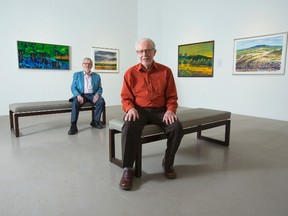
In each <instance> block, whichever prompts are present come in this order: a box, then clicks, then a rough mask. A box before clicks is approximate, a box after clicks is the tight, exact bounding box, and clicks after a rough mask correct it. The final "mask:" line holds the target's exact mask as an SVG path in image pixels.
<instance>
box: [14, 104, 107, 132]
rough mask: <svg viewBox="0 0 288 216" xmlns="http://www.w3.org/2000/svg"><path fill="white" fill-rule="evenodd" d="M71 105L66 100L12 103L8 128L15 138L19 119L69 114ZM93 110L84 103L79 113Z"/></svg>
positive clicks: (104, 119)
mask: <svg viewBox="0 0 288 216" xmlns="http://www.w3.org/2000/svg"><path fill="white" fill-rule="evenodd" d="M71 109H72V103H71V102H69V101H68V100H58V101H41V102H26V103H13V104H10V105H9V117H10V128H11V131H12V132H13V133H15V136H16V137H19V136H20V131H19V117H25V116H35V115H48V114H57V113H67V112H71ZM87 110H92V117H93V110H94V107H93V106H92V105H91V104H90V103H85V104H84V105H83V107H82V108H81V111H87ZM102 124H104V125H105V124H106V109H105V106H104V109H103V114H102Z"/></svg>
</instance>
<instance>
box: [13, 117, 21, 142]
mask: <svg viewBox="0 0 288 216" xmlns="http://www.w3.org/2000/svg"><path fill="white" fill-rule="evenodd" d="M14 119H15V136H16V137H19V136H20V132H19V116H18V115H17V114H14Z"/></svg>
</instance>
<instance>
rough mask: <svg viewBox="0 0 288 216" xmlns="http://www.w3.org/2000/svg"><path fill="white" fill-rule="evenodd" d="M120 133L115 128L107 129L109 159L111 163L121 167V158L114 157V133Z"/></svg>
mask: <svg viewBox="0 0 288 216" xmlns="http://www.w3.org/2000/svg"><path fill="white" fill-rule="evenodd" d="M117 133H121V132H120V131H117V130H115V129H109V160H110V162H111V163H114V164H115V165H117V166H119V167H121V168H123V162H122V160H120V159H118V158H116V157H115V135H116V134H117Z"/></svg>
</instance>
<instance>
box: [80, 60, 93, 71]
mask: <svg viewBox="0 0 288 216" xmlns="http://www.w3.org/2000/svg"><path fill="white" fill-rule="evenodd" d="M82 67H83V69H84V71H85V73H90V71H91V68H92V62H91V61H89V60H86V59H85V60H84V61H83V63H82Z"/></svg>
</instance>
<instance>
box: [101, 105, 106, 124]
mask: <svg viewBox="0 0 288 216" xmlns="http://www.w3.org/2000/svg"><path fill="white" fill-rule="evenodd" d="M102 124H103V125H106V104H105V105H104V107H103V111H102Z"/></svg>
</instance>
